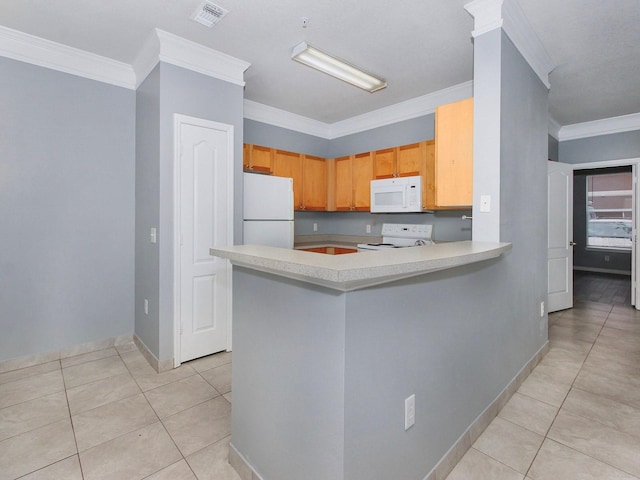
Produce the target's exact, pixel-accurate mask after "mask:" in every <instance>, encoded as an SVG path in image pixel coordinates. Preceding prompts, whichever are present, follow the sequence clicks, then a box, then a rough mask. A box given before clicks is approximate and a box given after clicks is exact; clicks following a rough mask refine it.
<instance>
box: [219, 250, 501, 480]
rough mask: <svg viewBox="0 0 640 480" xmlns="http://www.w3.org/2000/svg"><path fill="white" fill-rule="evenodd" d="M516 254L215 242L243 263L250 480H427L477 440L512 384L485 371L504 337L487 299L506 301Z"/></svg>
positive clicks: (239, 383) (241, 461)
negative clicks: (510, 259)
mask: <svg viewBox="0 0 640 480" xmlns="http://www.w3.org/2000/svg"><path fill="white" fill-rule="evenodd" d="M510 250H511V244H509V243H483V242H471V241H467V242H452V243H445V244H438V245H433V246H423V247H414V248H405V249H392V250H385V251H378V252H363V253H356V254H350V255H341V256H332V255H322V254H317V253H311V252H304V251H296V250H286V249H279V248H273V247H259V246H251V245H241V246H234V247H226V248H212V249H211V254H212V255H215V256H218V257H222V258H227V259H229V260H230V261H231V263H232V264H233V292H234V303H233V352H234V359H233V362H234V366H233V369H234V371H233V392H234V393H233V413H232V441H231V446H230V461H231V463H232V465H234V467H235V468H236V470H238V472H239V473H240V475H241V477H242V478H243V480H246V479H251V478H252V477H251V475H252V473H251V472H250V469H252V470H253V471H254V472H255V473H256V474H257V475H258V476H259V478H262V479H264V480H275V479H277V480H293V479H300V478H305V479H309V480H315V479H317V480H326V479H332V480H341V479H349V480H356V479H365V478H366V479H371V478H395V479H415V478H425V476H426V475H427V474H429V472H431V471H433V472H435V468H436V465H437V464H438V462H440V460H441V459H442V458H444V457H445V456H446V455H447V453H448V451H449V450H450V449H451V448H452V447H453V446H456V445H457V446H458V448H465V447H466V448H468V446H469V444H468V440H469V438H471V437H470V433H469V432H470V429H471V427H472V426H474V425H476V427H477V419H478V418H479V417H480V416H481V414H482V413H483V410H484V409H485V407H486V406H487V405H488V404H490V403H491V401H492V400H493V399H494V397H493V396H491V395H492V394H491V392H492V391H493V390H495V384H496V381H499V380H497V379H496V378H491V377H495V375H493V374H492V373H489V374H487V373H480V372H479V371H478V369H477V368H474V366H478V365H483V366H485V367H486V365H491V364H493V363H495V362H496V360H497V359H495V358H493V356H494V352H493V348H492V343H493V342H495V341H496V340H498V339H497V338H496V337H495V336H493V335H491V333H490V332H492V331H493V330H494V328H495V327H493V326H492V325H491V323H492V321H493V320H492V319H491V318H485V314H484V313H482V314H479V313H478V311H477V310H476V309H475V308H474V303H475V302H476V301H477V298H478V297H477V295H478V294H480V295H481V296H482V295H487V298H499V296H497V295H496V293H495V286H492V285H490V284H487V283H490V282H483V278H485V277H486V275H487V274H489V276H491V275H492V274H495V269H496V268H498V267H499V264H500V263H502V262H503V261H505V260H502V259H501V258H500V257H504V256H508V255H509V253H510ZM472 289H473V290H474V291H475V292H477V293H474V294H469V292H470V291H471V290H472ZM489 308H490V307H489ZM484 310H485V311H486V309H484ZM484 370H486V368H484V369H483V371H484ZM487 377H489V378H487ZM411 395H415V402H416V403H415V425H413V426H412V427H410V428H408V429H407V430H405V424H404V411H405V399H406V398H407V397H410V396H411ZM485 416H486V415H485ZM466 448H465V449H466ZM434 475H435V473H434ZM434 478H435V477H434Z"/></svg>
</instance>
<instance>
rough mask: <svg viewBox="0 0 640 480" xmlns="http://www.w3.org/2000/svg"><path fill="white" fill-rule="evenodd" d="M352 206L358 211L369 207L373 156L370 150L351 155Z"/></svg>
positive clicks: (366, 209) (367, 209)
mask: <svg viewBox="0 0 640 480" xmlns="http://www.w3.org/2000/svg"><path fill="white" fill-rule="evenodd" d="M352 172H353V173H352V175H353V208H354V210H358V211H369V210H370V209H371V180H372V179H373V158H372V155H371V153H370V152H367V153H359V154H358V155H354V156H353V163H352Z"/></svg>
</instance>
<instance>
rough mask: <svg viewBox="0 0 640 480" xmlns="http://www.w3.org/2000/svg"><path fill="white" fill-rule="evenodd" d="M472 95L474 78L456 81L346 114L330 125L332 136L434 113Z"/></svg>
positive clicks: (336, 136) (331, 137)
mask: <svg viewBox="0 0 640 480" xmlns="http://www.w3.org/2000/svg"><path fill="white" fill-rule="evenodd" d="M472 96H473V81H471V80H470V81H468V82H464V83H461V84H459V85H454V86H453V87H448V88H445V89H443V90H438V91H437V92H433V93H429V94H427V95H422V96H420V97H416V98H412V99H409V100H405V101H404V102H400V103H396V104H394V105H390V106H388V107H384V108H379V109H377V110H373V111H371V112H367V113H364V114H362V115H357V116H355V117H351V118H347V119H345V120H341V121H339V122H336V123H333V124H331V126H330V131H329V139H334V138H339V137H344V136H346V135H352V134H354V133H359V132H364V131H366V130H371V129H373V128H378V127H384V126H386V125H391V124H393V123H398V122H402V121H404V120H411V119H412V118H417V117H422V116H424V115H429V114H431V113H435V111H436V107H437V106H438V105H442V104H444V103H450V102H455V101H457V100H462V99H464V98H468V97H472Z"/></svg>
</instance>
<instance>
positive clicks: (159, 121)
mask: <svg viewBox="0 0 640 480" xmlns="http://www.w3.org/2000/svg"><path fill="white" fill-rule="evenodd" d="M156 70H157V71H158V73H156ZM156 70H154V72H152V74H151V75H152V78H150V79H149V78H148V79H147V80H149V82H150V83H149V85H148V86H146V87H145V88H144V89H142V90H141V91H140V93H139V96H142V98H141V99H140V101H139V103H138V105H139V107H140V108H141V109H142V111H141V112H139V114H140V115H141V116H142V117H141V118H140V120H139V122H138V127H139V129H141V130H144V131H146V130H150V131H149V133H148V134H147V136H146V137H145V140H144V144H143V145H140V146H139V149H138V154H139V155H141V157H140V162H139V163H138V167H139V169H140V170H139V171H137V172H136V173H137V174H140V175H146V174H147V172H148V174H149V175H150V176H151V178H153V179H154V181H157V182H158V183H157V184H156V186H154V187H150V188H148V189H145V191H143V192H140V193H139V195H138V196H137V198H136V200H140V201H142V202H144V206H143V207H141V209H144V213H143V217H142V218H136V223H137V229H138V230H139V231H140V234H141V237H140V238H138V240H137V249H139V250H140V251H146V252H151V254H149V255H144V256H143V259H142V260H141V262H140V263H138V264H137V266H136V268H137V269H140V272H141V273H140V275H138V276H137V278H136V287H137V290H136V330H135V332H136V335H138V336H139V337H140V339H141V340H142V341H143V342H145V344H146V346H147V347H148V348H149V350H150V351H151V352H152V353H153V354H154V355H155V356H156V358H157V359H158V360H160V361H163V360H168V359H171V358H173V342H174V335H173V328H174V327H173V306H174V302H173V262H174V255H173V249H174V245H173V180H174V177H173V147H174V139H173V138H174V132H173V124H174V114H175V113H179V114H182V115H189V116H193V117H198V118H203V119H206V120H211V121H215V122H220V123H225V124H229V125H233V126H234V185H233V188H234V236H235V238H242V143H243V118H242V114H243V88H242V87H241V86H239V85H235V84H231V83H229V82H225V81H222V80H218V79H215V78H211V77H209V76H206V75H202V74H199V73H195V72H192V71H190V70H185V69H183V68H180V67H176V66H174V65H171V64H167V63H163V62H161V63H160V64H159V66H158V67H156ZM155 76H158V79H156V78H155ZM145 83H146V80H145ZM147 97H148V98H147ZM155 115H158V116H157V117H156V118H153V117H154V116H155ZM147 121H149V122H150V124H149V125H148V126H147V125H142V123H143V122H145V123H146V122H147ZM156 126H158V133H157V134H156V132H155V128H156ZM156 138H157V141H158V143H156ZM155 176H157V178H154V177H155ZM145 182H146V180H141V182H140V184H141V185H144V184H145ZM142 197H145V198H144V199H143V198H142ZM156 221H157V225H156V226H157V228H158V243H157V244H156V245H152V244H151V243H149V241H148V239H149V233H148V227H149V226H151V225H152V222H156ZM155 249H157V252H155V251H154V250H155ZM156 261H157V267H156V264H155V262H156ZM155 289H157V292H158V293H157V302H158V303H156V304H152V303H151V302H150V305H149V313H150V314H149V316H148V317H147V316H145V315H144V313H143V311H142V304H143V303H142V302H143V299H144V298H146V297H144V296H143V295H144V292H147V291H150V292H152V293H151V295H154V293H153V292H154V290H155ZM150 300H151V299H150ZM145 317H146V318H145ZM143 337H144V338H143ZM146 339H148V340H149V342H150V343H151V344H147V343H146Z"/></svg>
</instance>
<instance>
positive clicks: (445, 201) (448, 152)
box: [434, 98, 473, 209]
mask: <svg viewBox="0 0 640 480" xmlns="http://www.w3.org/2000/svg"><path fill="white" fill-rule="evenodd" d="M435 131H436V143H435V147H436V148H435V162H434V163H435V167H434V168H435V171H434V175H435V177H434V182H435V187H436V188H435V198H434V206H435V207H436V208H452V209H453V208H459V207H468V206H471V205H472V204H473V98H467V99H465V100H461V101H459V102H454V103H448V104H446V105H441V106H439V107H438V108H436V128H435Z"/></svg>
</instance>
